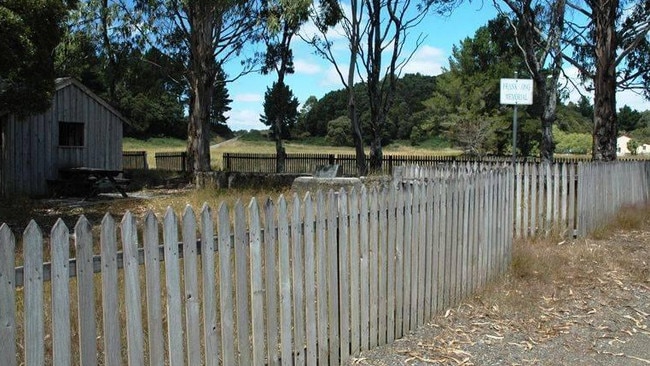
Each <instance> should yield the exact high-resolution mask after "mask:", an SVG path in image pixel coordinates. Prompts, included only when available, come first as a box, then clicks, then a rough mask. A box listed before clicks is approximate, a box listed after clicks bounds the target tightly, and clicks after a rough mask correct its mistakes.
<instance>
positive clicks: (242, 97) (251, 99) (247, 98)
mask: <svg viewBox="0 0 650 366" xmlns="http://www.w3.org/2000/svg"><path fill="white" fill-rule="evenodd" d="M263 99H264V97H262V95H260V94H257V93H242V94H237V95H235V96H234V97H233V100H234V101H236V102H241V103H259V102H261V101H262V100H263Z"/></svg>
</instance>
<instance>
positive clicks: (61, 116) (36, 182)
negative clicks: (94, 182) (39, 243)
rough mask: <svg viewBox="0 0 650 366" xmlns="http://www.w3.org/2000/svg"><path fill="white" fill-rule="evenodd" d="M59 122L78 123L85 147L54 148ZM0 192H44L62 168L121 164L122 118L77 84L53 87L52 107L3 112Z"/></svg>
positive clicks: (56, 144) (35, 193) (107, 167)
mask: <svg viewBox="0 0 650 366" xmlns="http://www.w3.org/2000/svg"><path fill="white" fill-rule="evenodd" d="M59 121H64V122H83V123H84V124H85V127H84V146H82V147H59V146H58V144H59ZM2 133H3V134H4V145H3V147H2V155H1V159H2V161H1V162H0V163H1V164H2V172H3V174H2V180H1V181H0V188H1V189H0V193H2V195H3V196H11V195H15V194H26V195H43V194H46V193H47V180H48V179H57V177H58V170H59V169H60V168H65V167H75V166H85V167H91V168H104V169H116V170H119V169H121V168H122V119H121V118H120V116H119V115H117V114H116V112H115V111H114V110H112V109H111V108H110V107H108V106H107V104H106V103H105V102H102V101H101V100H99V99H98V97H96V96H94V95H93V94H92V92H90V91H89V90H88V89H87V88H85V87H83V86H82V85H81V84H79V83H78V82H66V83H62V84H60V85H58V87H57V90H56V93H55V96H54V98H53V103H52V107H51V108H50V109H49V110H48V111H46V112H45V113H43V114H39V115H34V116H30V117H27V118H25V119H23V120H20V119H18V118H16V117H15V116H13V115H10V116H6V121H5V123H3V124H2Z"/></svg>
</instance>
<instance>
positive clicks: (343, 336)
mask: <svg viewBox="0 0 650 366" xmlns="http://www.w3.org/2000/svg"><path fill="white" fill-rule="evenodd" d="M338 201H339V205H338V206H339V207H338V212H339V213H338V219H339V230H338V233H339V241H338V267H339V268H338V273H339V275H338V277H339V279H338V281H339V283H338V288H339V304H338V306H339V312H340V314H339V316H340V329H339V334H340V337H339V340H340V349H341V356H340V362H341V363H342V364H345V363H347V362H348V359H349V358H350V287H349V286H350V264H349V255H350V252H349V248H348V245H349V231H348V230H349V226H348V225H349V221H348V220H349V216H348V209H349V208H348V195H347V192H346V191H345V189H344V188H341V190H340V191H339V192H338Z"/></svg>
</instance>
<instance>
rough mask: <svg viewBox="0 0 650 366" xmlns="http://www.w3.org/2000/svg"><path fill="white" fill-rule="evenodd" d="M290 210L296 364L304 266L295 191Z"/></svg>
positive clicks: (301, 357)
mask: <svg viewBox="0 0 650 366" xmlns="http://www.w3.org/2000/svg"><path fill="white" fill-rule="evenodd" d="M291 201H292V206H293V208H292V210H291V277H292V281H291V284H292V287H291V288H292V291H291V294H292V295H293V303H292V309H293V342H294V345H295V349H294V351H293V354H294V363H295V364H296V365H304V364H305V352H304V351H303V349H304V348H303V347H304V345H305V329H306V326H305V301H304V300H305V299H304V287H303V280H304V277H303V275H304V268H303V262H304V257H303V242H302V232H301V230H302V217H301V212H300V211H301V208H302V206H301V204H300V198H298V194H297V193H295V192H294V193H293V197H292V200H291Z"/></svg>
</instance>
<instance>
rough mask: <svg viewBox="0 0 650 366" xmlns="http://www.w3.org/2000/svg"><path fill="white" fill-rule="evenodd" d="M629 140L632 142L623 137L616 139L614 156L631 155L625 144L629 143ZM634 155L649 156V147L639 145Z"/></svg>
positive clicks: (629, 138) (628, 138)
mask: <svg viewBox="0 0 650 366" xmlns="http://www.w3.org/2000/svg"><path fill="white" fill-rule="evenodd" d="M630 140H632V138H631V137H628V136H625V135H623V136H619V138H617V139H616V156H624V155H630V154H631V153H632V152H631V151H630V150H629V149H628V148H627V143H628V142H630ZM636 153H637V154H650V145H648V144H643V145H639V147H637V148H636Z"/></svg>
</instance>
